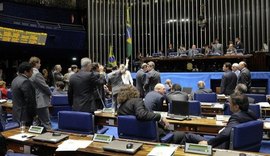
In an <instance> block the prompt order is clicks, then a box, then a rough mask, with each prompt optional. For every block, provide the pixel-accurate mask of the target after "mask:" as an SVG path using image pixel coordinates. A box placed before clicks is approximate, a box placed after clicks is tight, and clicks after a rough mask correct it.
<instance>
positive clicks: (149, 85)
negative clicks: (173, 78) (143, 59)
mask: <svg viewBox="0 0 270 156" xmlns="http://www.w3.org/2000/svg"><path fill="white" fill-rule="evenodd" d="M147 65H148V73H147V74H146V81H145V85H144V89H145V95H146V94H147V93H149V92H151V91H153V90H154V88H155V86H156V84H158V83H160V82H161V80H160V73H159V72H157V71H156V70H155V63H154V62H152V61H150V62H148V63H147Z"/></svg>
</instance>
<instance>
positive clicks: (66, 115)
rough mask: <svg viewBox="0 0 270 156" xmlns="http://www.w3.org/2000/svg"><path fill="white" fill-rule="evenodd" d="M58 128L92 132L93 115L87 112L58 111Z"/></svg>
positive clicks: (84, 132) (76, 131)
mask: <svg viewBox="0 0 270 156" xmlns="http://www.w3.org/2000/svg"><path fill="white" fill-rule="evenodd" d="M58 129H59V130H60V131H67V132H73V133H80V134H93V133H94V132H95V131H94V130H95V129H94V116H93V115H92V114H91V113H87V112H76V111H59V112H58Z"/></svg>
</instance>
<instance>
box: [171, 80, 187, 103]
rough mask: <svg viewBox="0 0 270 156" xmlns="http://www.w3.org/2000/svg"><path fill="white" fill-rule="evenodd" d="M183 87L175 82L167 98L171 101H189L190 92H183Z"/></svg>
mask: <svg viewBox="0 0 270 156" xmlns="http://www.w3.org/2000/svg"><path fill="white" fill-rule="evenodd" d="M181 90H182V87H181V86H180V85H179V84H177V83H175V84H173V85H172V89H171V92H170V93H168V94H167V99H168V101H169V102H170V103H171V102H172V100H175V101H188V94H187V93H185V92H182V91H181Z"/></svg>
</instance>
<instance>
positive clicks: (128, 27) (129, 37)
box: [126, 7, 132, 57]
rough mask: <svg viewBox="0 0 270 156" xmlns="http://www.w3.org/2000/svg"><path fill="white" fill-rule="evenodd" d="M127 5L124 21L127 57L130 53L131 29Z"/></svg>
mask: <svg viewBox="0 0 270 156" xmlns="http://www.w3.org/2000/svg"><path fill="white" fill-rule="evenodd" d="M129 9H130V8H129V7H128V8H127V22H126V29H127V35H126V36H127V57H130V56H131V55H132V29H131V22H130V15H129Z"/></svg>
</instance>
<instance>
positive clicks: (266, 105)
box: [257, 102, 270, 107]
mask: <svg viewBox="0 0 270 156" xmlns="http://www.w3.org/2000/svg"><path fill="white" fill-rule="evenodd" d="M257 104H258V105H260V106H261V107H270V104H269V103H268V102H258V103H257Z"/></svg>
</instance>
